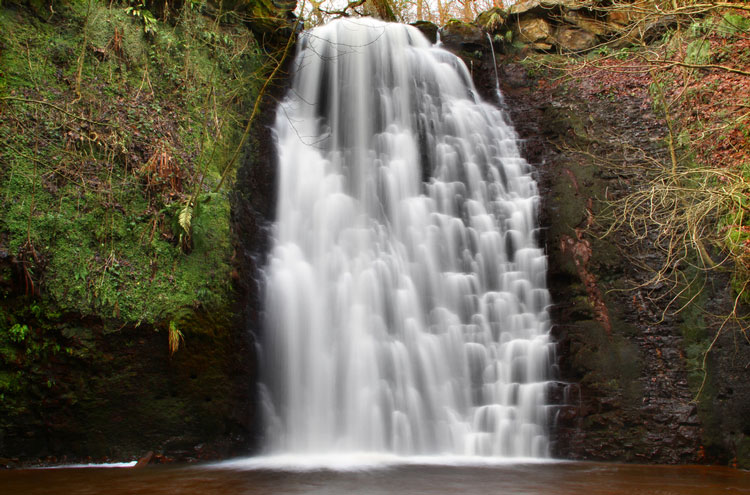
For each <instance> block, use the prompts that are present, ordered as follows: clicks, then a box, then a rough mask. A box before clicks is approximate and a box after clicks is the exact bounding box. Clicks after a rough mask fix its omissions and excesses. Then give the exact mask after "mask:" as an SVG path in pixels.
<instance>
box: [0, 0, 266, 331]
mask: <svg viewBox="0 0 750 495" xmlns="http://www.w3.org/2000/svg"><path fill="white" fill-rule="evenodd" d="M194 4H195V2H193V3H186V4H185V7H184V8H183V9H182V10H181V11H180V12H179V13H178V17H177V18H176V19H174V24H173V25H172V24H164V23H161V22H159V21H156V20H155V19H154V21H153V23H152V24H153V27H154V29H153V30H151V31H150V34H149V36H144V32H143V29H141V26H139V25H137V24H136V23H133V22H132V19H133V17H137V18H138V19H139V20H142V21H143V19H145V17H144V16H147V15H151V14H150V13H149V14H146V12H148V10H146V9H144V8H143V4H142V3H138V4H132V5H131V6H130V7H128V8H121V7H117V6H110V5H109V3H105V2H99V1H97V0H94V1H93V2H92V3H91V7H90V9H89V8H88V4H87V3H86V2H74V3H71V4H70V6H69V7H68V8H66V9H64V11H63V12H61V13H59V14H58V15H56V16H55V17H53V18H52V20H51V21H50V22H49V23H45V22H39V23H29V22H26V19H25V18H24V17H23V13H22V12H20V11H19V12H16V11H12V10H0V29H2V31H3V32H4V33H5V34H6V37H5V38H4V41H3V43H4V46H3V50H2V51H1V52H0V67H1V68H2V69H0V70H1V71H2V77H0V97H5V98H10V99H6V100H2V101H0V112H2V115H3V118H2V119H0V141H2V142H3V143H4V146H3V147H2V148H0V198H2V200H1V201H0V242H1V243H2V244H3V246H2V248H3V249H7V250H8V251H9V252H10V253H11V254H12V255H15V256H16V257H17V258H18V259H19V260H22V261H24V266H25V267H26V270H27V272H28V276H29V278H30V280H32V281H33V283H34V290H35V291H37V292H38V293H39V294H41V297H42V300H43V301H45V303H44V305H45V309H46V311H61V312H72V313H77V314H80V315H92V316H98V317H101V318H105V319H107V318H114V319H118V320H120V321H125V322H132V323H139V322H146V323H154V324H160V322H165V321H169V319H170V317H171V315H173V314H176V313H179V312H180V311H181V309H182V308H190V309H192V310H195V308H205V309H207V310H220V309H221V308H226V307H227V306H228V304H229V303H230V301H231V297H232V288H231V284H230V281H229V280H230V277H229V272H230V270H231V267H230V262H229V260H230V257H231V249H232V246H231V232H230V225H229V197H228V194H227V193H226V192H224V191H221V192H219V193H218V194H213V193H209V191H211V190H212V189H213V188H214V186H215V185H216V184H217V183H218V181H219V178H220V172H221V164H223V163H224V162H225V159H226V157H227V156H228V154H230V152H231V151H232V150H233V149H234V148H235V147H236V144H237V142H238V141H239V138H240V135H241V132H242V129H243V125H242V124H243V123H242V119H243V116H244V115H245V114H246V112H247V109H248V107H249V105H250V103H251V102H252V101H253V99H254V96H255V92H256V91H257V88H258V87H259V82H260V81H261V77H262V74H261V73H260V69H261V64H262V62H263V59H264V58H263V55H262V53H261V51H260V49H259V48H258V47H257V45H256V44H255V42H254V40H253V37H252V35H251V34H250V32H249V31H248V30H247V28H246V27H245V26H244V25H242V24H241V23H237V24H233V23H231V22H229V21H227V22H224V23H221V24H219V23H217V22H216V21H215V20H214V19H210V18H207V17H204V16H203V15H201V14H200V12H199V9H196V8H194V7H195V5H194ZM128 9H130V10H128ZM137 12H139V13H137ZM151 18H153V16H151ZM84 19H86V20H85V21H84ZM143 22H150V21H143ZM83 25H86V26H87V27H86V35H85V36H84V33H83V32H82V26H83ZM147 31H148V30H147ZM81 47H84V48H85V49H84V50H82V49H81ZM80 53H83V58H82V64H81V85H80V95H76V94H75V92H74V91H72V87H71V86H72V85H71V82H74V81H75V79H76V77H77V70H78V62H77V61H78V60H79V54H80ZM38 102H50V103H51V104H54V105H55V106H56V107H57V108H59V109H62V110H65V111H64V112H63V111H60V110H58V109H56V108H54V107H52V106H50V105H49V104H46V103H42V104H40V103H38ZM191 197H194V198H195V201H194V203H195V204H194V206H193V207H192V208H191V210H190V216H189V220H190V221H189V222H187V223H186V220H187V217H186V216H185V215H183V216H182V222H180V213H181V211H183V210H184V205H185V204H187V201H188V199H189V198H191ZM186 227H187V228H186ZM188 231H189V232H190V238H189V242H185V241H187V239H182V238H181V236H183V235H184V234H187V233H188ZM0 307H1V306H0ZM16 323H17V324H18V327H13V328H16V331H17V334H18V335H21V333H18V332H21V329H23V328H24V325H27V323H26V322H24V321H18V322H14V323H13V324H12V325H15V324H16ZM12 325H11V326H12ZM28 328H32V327H31V326H28ZM14 335H15V334H14Z"/></svg>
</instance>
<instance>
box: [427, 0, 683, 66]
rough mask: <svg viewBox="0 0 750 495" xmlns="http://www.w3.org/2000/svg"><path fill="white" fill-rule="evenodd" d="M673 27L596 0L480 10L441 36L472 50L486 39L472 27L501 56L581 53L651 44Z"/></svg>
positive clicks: (673, 22)
mask: <svg viewBox="0 0 750 495" xmlns="http://www.w3.org/2000/svg"><path fill="white" fill-rule="evenodd" d="M677 24H678V21H677V19H675V18H674V17H671V16H654V18H653V19H650V18H648V16H647V15H646V14H645V13H644V12H643V11H642V10H638V9H636V8H634V7H630V6H628V5H619V4H617V5H616V6H613V5H610V4H607V3H606V2H602V1H599V0H580V1H577V0H526V1H521V2H517V3H515V4H513V5H511V6H510V8H508V9H501V8H499V7H494V8H492V9H490V10H487V11H485V12H482V13H481V14H479V15H478V16H477V18H476V20H475V21H474V23H466V22H462V21H457V20H451V21H450V22H449V23H448V24H447V25H446V26H445V27H444V28H443V29H442V31H441V32H442V33H444V39H443V41H444V42H445V43H446V45H449V46H452V47H455V48H458V49H461V50H464V51H468V48H471V49H476V43H480V44H485V39H486V38H485V39H483V38H482V37H481V36H479V35H478V33H476V32H475V31H474V30H473V29H472V28H471V26H474V27H479V28H480V29H481V30H482V31H484V32H486V33H489V34H490V35H491V39H492V40H493V44H494V45H495V48H496V49H498V50H499V51H500V52H502V53H507V52H509V51H512V50H514V49H516V50H517V49H523V48H524V47H530V48H531V49H532V50H536V51H553V50H554V51H559V52H570V53H585V52H587V51H589V50H591V49H593V48H595V47H597V46H607V47H610V48H615V49H617V48H622V47H624V46H627V45H629V44H632V43H638V42H645V43H652V42H654V41H657V40H659V39H660V38H661V37H662V36H663V35H664V33H666V32H667V31H668V30H669V29H672V28H674V27H676V26H677ZM445 35H447V36H445ZM461 36H464V38H463V39H462V38H461ZM468 45H471V47H469V46H468Z"/></svg>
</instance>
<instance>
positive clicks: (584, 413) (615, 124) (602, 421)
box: [472, 56, 750, 466]
mask: <svg viewBox="0 0 750 495" xmlns="http://www.w3.org/2000/svg"><path fill="white" fill-rule="evenodd" d="M472 66H473V68H474V71H473V75H474V78H475V82H476V83H477V87H478V89H479V90H480V92H482V93H483V95H484V97H485V98H486V99H488V100H491V99H493V96H492V89H493V87H494V74H493V73H492V71H493V69H492V63H491V58H489V56H486V57H484V58H483V59H482V60H472ZM499 70H500V83H501V87H502V90H503V94H504V96H505V103H506V105H507V110H508V111H509V113H510V116H511V118H512V120H513V122H514V125H515V128H516V130H517V132H518V133H519V135H520V137H521V138H522V139H523V151H524V155H525V157H526V159H527V160H528V161H529V162H530V163H531V164H532V165H533V166H535V167H536V169H537V171H538V176H537V179H538V181H539V185H540V190H541V193H542V196H543V200H542V208H541V218H540V221H541V224H542V225H543V242H544V244H545V247H546V250H547V253H548V261H549V273H548V281H549V287H550V291H551V294H552V299H553V303H554V305H553V307H552V309H551V316H552V319H553V322H554V327H553V334H554V336H555V338H556V339H557V342H558V366H559V369H560V379H561V382H563V383H561V384H560V386H558V387H556V388H555V389H554V390H552V391H551V394H552V397H551V401H552V402H564V403H566V404H567V405H566V406H564V407H562V408H560V409H559V411H558V412H557V414H556V418H555V422H554V425H553V431H552V435H553V437H554V442H555V444H554V451H553V454H554V455H555V456H557V457H562V458H568V459H581V460H584V459H587V460H610V461H627V462H645V463H722V464H726V463H730V464H731V463H733V462H736V463H737V465H739V466H743V465H747V463H748V462H749V459H748V457H749V455H750V441H749V440H748V439H749V438H750V429H749V428H748V425H749V424H750V415H748V414H747V411H750V380H748V379H747V369H750V344H749V343H747V342H746V341H744V339H741V338H738V336H741V334H740V333H737V332H735V331H729V330H727V331H725V333H722V334H721V335H720V336H719V338H718V339H717V341H716V344H715V347H714V350H713V351H712V354H710V355H709V360H708V367H709V373H708V379H707V381H706V384H705V386H704V391H703V393H702V396H701V398H700V400H699V401H698V403H697V404H696V402H695V401H694V399H695V396H696V392H697V390H698V388H699V386H700V381H701V379H702V375H700V376H697V375H696V374H695V372H694V371H692V372H691V370H695V369H696V368H697V367H699V364H700V363H698V362H697V361H696V360H695V359H696V358H695V350H694V349H695V346H696V345H698V346H703V347H699V349H702V348H705V347H706V346H707V344H708V342H709V341H710V338H711V337H713V336H714V335H716V332H717V331H718V330H719V328H718V327H719V324H718V323H711V322H709V321H704V320H703V318H702V317H701V316H700V315H701V314H703V313H704V312H708V313H715V314H716V313H719V312H722V311H723V312H726V311H727V307H728V306H727V305H728V299H730V298H729V295H728V293H727V281H726V280H724V281H722V280H720V277H717V278H715V279H713V281H712V282H711V283H710V284H709V286H708V287H707V288H706V289H705V291H706V292H705V295H704V296H702V298H703V299H702V300H696V301H695V303H694V306H692V307H693V310H692V312H688V313H685V312H683V313H681V314H679V315H673V314H671V313H668V312H667V313H665V312H664V311H665V305H666V302H667V301H669V300H670V299H671V297H669V294H668V288H667V287H666V286H644V287H642V288H639V289H633V287H635V286H638V285H640V284H643V283H645V282H646V281H647V280H648V278H649V277H650V272H648V271H646V270H645V269H644V268H642V267H640V266H637V265H636V264H634V263H632V262H631V261H630V260H629V258H628V255H629V254H632V253H628V249H629V248H627V247H625V246H628V245H629V243H628V242H627V241H628V240H629V239H628V238H627V234H626V233H624V232H618V233H615V234H614V235H611V236H607V237H605V238H603V239H602V238H600V236H599V235H597V233H598V234H601V231H598V230H597V228H598V227H597V226H596V224H595V223H593V222H594V220H595V219H597V218H598V215H600V214H601V210H602V208H603V207H604V205H603V203H602V202H601V200H602V199H603V198H614V197H617V196H618V195H623V194H625V193H626V192H627V191H628V190H629V189H630V188H632V187H637V183H638V180H643V178H642V177H639V176H638V175H637V174H635V175H634V174H632V173H629V172H628V169H627V167H625V165H627V164H629V163H630V164H632V163H634V160H637V157H634V156H633V154H632V153H629V152H627V149H628V148H627V147H631V148H630V149H631V150H632V149H634V148H641V149H643V150H644V151H646V152H647V153H649V154H650V155H653V156H663V155H664V153H665V150H664V148H663V145H662V143H663V141H661V139H660V138H663V137H664V135H665V129H664V125H663V123H662V122H660V120H659V119H658V118H657V117H656V116H655V115H653V114H652V112H651V111H650V110H649V108H650V104H649V102H646V101H643V100H642V99H640V98H639V97H635V96H630V97H622V98H619V99H616V100H612V99H610V98H605V97H602V98H591V97H585V96H583V95H582V94H581V92H580V91H576V88H575V87H569V88H561V89H558V90H553V91H547V90H543V85H538V84H537V83H538V80H537V79H535V78H534V77H531V76H530V75H529V73H527V71H526V69H525V68H524V67H522V66H521V65H520V64H514V63H505V64H502V63H501V65H500V69H499ZM624 145H627V146H624ZM633 147H634V148H633ZM587 152H588V153H590V154H593V155H596V156H600V157H602V158H605V159H606V160H607V161H609V162H611V163H621V164H623V166H622V167H619V168H618V167H611V166H603V164H602V162H601V161H599V160H595V159H593V158H592V157H591V156H590V155H588V154H587ZM640 249H641V257H642V260H643V261H645V262H647V263H649V264H653V265H658V264H659V262H660V259H661V258H660V257H661V255H660V254H659V253H658V252H656V251H655V250H654V249H653V248H650V245H649V244H648V243H647V244H645V245H642V246H640ZM701 355H702V354H701ZM743 370H744V371H743ZM735 458H736V461H733V459H735Z"/></svg>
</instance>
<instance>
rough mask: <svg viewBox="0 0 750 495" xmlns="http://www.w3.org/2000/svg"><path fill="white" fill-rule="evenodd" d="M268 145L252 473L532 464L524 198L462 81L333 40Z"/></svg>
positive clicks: (380, 36) (298, 87)
mask: <svg viewBox="0 0 750 495" xmlns="http://www.w3.org/2000/svg"><path fill="white" fill-rule="evenodd" d="M275 132H276V136H277V140H278V163H279V169H278V170H279V194H278V201H279V203H278V208H277V215H278V218H277V223H276V225H275V231H274V247H273V250H272V252H271V255H270V259H269V263H268V266H267V268H266V277H267V279H266V284H267V285H266V298H267V300H266V326H265V330H264V335H263V339H262V349H261V355H262V362H263V363H262V367H263V371H262V373H263V377H262V378H263V386H262V393H261V400H262V402H263V407H264V419H265V425H266V440H265V444H266V449H267V451H268V453H275V454H280V453H295V454H306V453H310V454H326V453H342V452H343V453H346V452H363V451H364V452H389V453H396V454H403V455H418V454H419V455H422V454H430V455H432V454H436V455H439V454H454V455H455V454H458V455H492V456H533V457H545V456H547V452H548V439H547V432H546V430H547V424H548V418H547V409H548V406H547V405H546V400H545V398H546V394H547V392H546V388H547V384H548V383H549V380H551V376H550V373H551V371H550V370H551V368H552V361H553V359H554V356H553V352H554V351H553V347H552V344H551V343H550V340H549V337H548V330H549V318H548V314H547V309H546V308H547V306H548V305H549V303H550V300H549V294H548V292H547V290H546V287H545V271H546V259H545V256H544V253H543V251H542V249H540V248H539V246H538V245H537V240H536V234H537V225H536V211H537V203H538V193H537V187H536V184H535V182H534V180H533V179H532V177H531V175H530V172H531V170H530V167H529V165H528V164H527V163H526V162H525V161H524V160H523V159H522V158H521V157H520V155H519V152H518V149H517V136H516V134H515V132H514V131H513V129H512V128H511V127H510V125H509V124H508V123H507V122H506V120H505V118H504V116H503V114H502V113H501V111H500V110H498V109H497V108H495V107H493V106H491V105H488V104H486V103H483V102H482V101H481V100H480V99H479V97H478V96H477V95H476V92H475V89H474V87H473V84H472V82H471V77H470V75H469V73H468V71H467V69H466V66H465V65H464V64H463V63H462V62H461V61H460V60H459V59H458V58H457V57H455V56H454V55H452V54H450V53H449V52H447V51H445V50H443V49H440V48H437V47H434V46H432V45H431V44H430V43H429V42H428V41H427V40H426V39H425V38H424V36H423V35H422V34H421V33H420V32H419V31H418V30H417V29H416V28H413V27H411V26H405V25H398V24H386V23H382V22H379V21H375V20H372V19H355V20H339V21H334V22H331V23H330V24H328V25H326V26H323V27H320V28H316V29H314V30H312V31H309V32H306V33H304V34H303V35H302V38H301V41H300V44H299V50H298V54H297V57H296V60H295V63H294V76H293V83H292V88H291V90H290V91H289V93H288V95H287V97H286V98H285V99H284V101H283V102H282V103H281V104H280V106H279V110H278V114H277V120H276V124H275Z"/></svg>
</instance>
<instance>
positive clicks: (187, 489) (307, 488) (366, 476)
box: [0, 461, 750, 495]
mask: <svg viewBox="0 0 750 495" xmlns="http://www.w3.org/2000/svg"><path fill="white" fill-rule="evenodd" d="M264 464H265V465H266V466H268V465H269V463H267V462H266V463H264V462H262V461H261V462H255V461H251V462H244V461H243V462H234V463H224V464H218V465H201V466H149V467H146V468H142V469H133V468H126V469H101V468H89V469H80V468H78V469H43V470H39V469H36V470H15V471H13V470H11V471H0V493H2V494H28V495H37V494H38V495H41V494H68V495H83V494H106V495H121V494H129V495H130V494H144V495H145V494H148V495H159V494H191V495H193V494H195V495H198V494H200V495H214V494H216V495H219V494H221V495H228V494H233V495H234V494H237V495H240V494H264V495H276V494H325V495H337V494H350V493H351V494H354V493H356V494H363V495H380V494H383V495H386V494H387V495H394V494H438V495H440V494H458V493H461V494H477V495H491V494H518V495H527V494H528V495H569V494H571V495H572V494H576V495H581V494H608V495H638V494H649V495H687V494H695V495H699V494H700V495H707V494H750V473H748V472H744V471H737V470H733V469H729V468H722V467H704V466H638V465H622V464H597V463H527V464H496V465H490V464H487V465H477V466H448V465H438V464H421V465H418V464H399V465H397V464H388V463H380V465H379V467H378V465H377V464H376V463H373V464H371V465H368V464H366V463H363V464H361V465H359V467H358V466H357V465H350V466H349V467H348V468H347V469H343V470H332V469H315V468H314V466H308V468H307V469H302V468H303V466H300V465H297V468H295V469H296V470H290V469H280V468H276V469H268V468H261V467H260V466H262V465H264Z"/></svg>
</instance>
